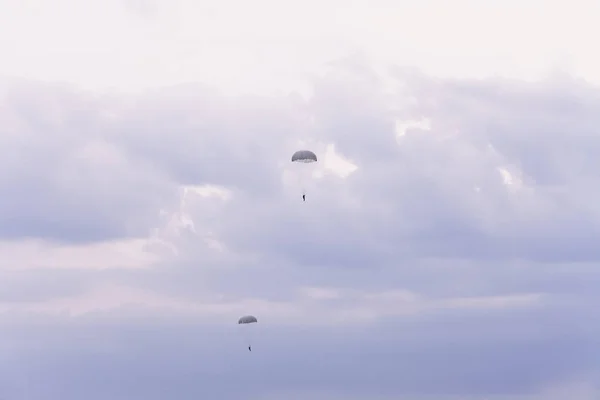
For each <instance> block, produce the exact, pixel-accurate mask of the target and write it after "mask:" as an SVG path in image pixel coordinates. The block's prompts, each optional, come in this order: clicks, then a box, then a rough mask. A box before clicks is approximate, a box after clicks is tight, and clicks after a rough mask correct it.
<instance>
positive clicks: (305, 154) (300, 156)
mask: <svg viewBox="0 0 600 400" xmlns="http://www.w3.org/2000/svg"><path fill="white" fill-rule="evenodd" d="M292 162H301V163H313V162H317V155H316V154H315V153H313V152H312V151H310V150H298V151H297V152H295V153H294V154H292Z"/></svg>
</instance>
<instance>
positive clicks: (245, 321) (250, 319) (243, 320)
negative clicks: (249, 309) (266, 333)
mask: <svg viewBox="0 0 600 400" xmlns="http://www.w3.org/2000/svg"><path fill="white" fill-rule="evenodd" d="M255 322H258V320H257V319H256V317H255V316H252V315H246V316H243V317H242V318H240V319H239V321H238V324H252V323H255Z"/></svg>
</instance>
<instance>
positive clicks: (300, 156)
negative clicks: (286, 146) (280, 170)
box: [292, 150, 317, 201]
mask: <svg viewBox="0 0 600 400" xmlns="http://www.w3.org/2000/svg"><path fill="white" fill-rule="evenodd" d="M292 162H293V163H302V164H311V163H315V162H317V155H316V154H315V153H313V152H312V151H310V150H298V151H297V152H295V153H294V154H292ZM302 184H303V185H304V182H302ZM302 201H306V190H305V189H304V187H303V188H302Z"/></svg>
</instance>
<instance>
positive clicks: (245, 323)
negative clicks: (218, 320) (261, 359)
mask: <svg viewBox="0 0 600 400" xmlns="http://www.w3.org/2000/svg"><path fill="white" fill-rule="evenodd" d="M257 322H258V319H256V317H255V316H253V315H245V316H243V317H241V318H240V319H239V320H238V325H239V326H240V327H242V328H244V329H243V330H244V337H245V340H246V343H247V346H248V351H252V337H251V330H252V326H253V325H254V324H256V323H257Z"/></svg>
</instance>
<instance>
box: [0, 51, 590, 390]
mask: <svg viewBox="0 0 600 400" xmlns="http://www.w3.org/2000/svg"><path fill="white" fill-rule="evenodd" d="M3 86H4V89H3V93H2V94H3V96H2V100H1V101H2V107H0V120H1V121H2V124H1V125H2V127H3V128H2V133H1V135H0V138H1V139H2V140H3V142H2V147H1V150H0V151H2V157H0V162H1V163H2V171H3V173H2V175H0V176H1V180H0V189H1V190H2V193H3V196H2V199H1V200H0V218H1V220H0V221H1V223H0V235H1V237H2V240H3V242H2V245H1V246H0V251H1V252H2V255H3V257H2V259H3V261H2V263H3V268H2V275H3V276H2V285H1V286H0V302H1V304H0V307H1V308H2V311H3V314H2V324H3V326H4V327H5V328H4V329H3V332H4V334H3V336H2V340H1V342H0V346H1V347H0V351H1V354H2V356H3V359H5V360H8V362H7V363H6V364H5V367H4V369H3V371H4V372H6V373H5V374H3V375H4V376H5V377H6V378H5V379H4V380H3V382H2V387H0V389H2V390H3V391H4V392H5V393H6V395H7V396H13V397H14V398H21V397H22V398H25V397H26V396H27V395H29V396H30V397H29V398H39V399H53V398H61V399H78V398H83V397H85V398H89V399H92V400H94V399H98V400H100V399H106V398H111V399H121V398H123V399H137V398H140V399H142V398H143V399H153V398H156V399H159V398H165V397H169V396H170V397H177V398H180V399H187V398H189V399H192V398H223V399H234V398H239V397H240V396H244V397H246V398H250V399H257V400H258V399H265V400H266V399H272V398H276V397H278V396H279V397H286V398H306V397H310V398H322V399H338V398H345V399H347V398H349V396H351V395H353V396H355V397H354V398H355V399H376V398H377V396H380V398H381V399H392V398H393V399H398V398H403V397H402V396H407V397H406V398H411V399H414V398H422V399H435V400H438V399H439V400H446V399H454V398H455V397H452V396H456V398H461V399H465V398H473V399H481V398H490V399H496V398H497V399H502V400H505V399H506V400H508V399H511V400H512V399H518V400H521V399H523V400H524V399H530V398H532V399H536V400H537V399H540V400H541V399H548V398H551V399H552V398H555V397H551V396H557V397H556V398H564V397H559V396H561V395H563V396H564V393H565V391H567V392H568V393H570V394H569V398H572V399H573V400H587V399H592V398H594V399H595V398H597V396H598V387H597V386H594V385H595V383H594V382H598V373H597V371H598V369H599V367H600V365H599V364H598V361H597V360H598V359H600V358H599V357H598V351H597V349H598V340H597V339H596V338H597V337H598V333H600V332H599V329H598V328H599V325H598V317H597V316H596V314H597V313H594V310H593V304H594V303H595V301H597V300H599V299H598V295H597V293H598V289H600V274H599V273H598V270H597V267H596V263H597V261H598V258H599V257H600V253H599V252H598V248H597V247H596V246H595V244H596V243H595V240H594V239H595V238H596V237H598V233H597V232H598V227H600V224H599V222H600V213H599V211H600V206H599V205H598V202H596V201H595V200H596V197H597V196H596V194H597V191H598V189H597V187H600V185H598V183H600V182H599V175H598V173H597V170H598V162H597V161H596V158H595V157H594V155H595V154H596V150H597V149H598V148H599V146H600V136H599V135H598V133H597V126H599V125H600V124H599V123H600V113H598V112H597V111H598V110H599V109H600V91H599V90H598V89H597V88H595V87H592V86H589V85H587V84H586V83H585V82H582V81H577V80H573V79H570V78H567V77H555V78H552V79H549V80H546V81H541V82H536V83H524V82H520V81H508V80H500V79H488V80H482V81H475V80H442V79H434V78H431V77H429V76H427V75H424V74H422V73H420V72H419V71H414V70H407V69H403V68H392V69H390V70H389V73H388V74H386V75H385V76H382V75H381V74H380V73H376V72H375V71H374V70H372V69H371V68H370V66H369V63H368V62H367V61H365V60H364V59H361V58H353V59H347V60H343V61H342V62H339V63H336V64H335V65H332V66H331V68H330V69H329V70H328V71H327V72H326V73H324V74H322V75H320V76H318V77H315V78H314V79H313V81H312V82H311V88H312V90H311V92H312V93H311V95H310V96H309V97H305V96H302V95H300V94H292V95H288V96H279V97H259V96H246V97H232V96H225V95H223V94H220V93H219V92H217V91H215V90H213V89H212V88H210V87H207V86H199V85H181V86H176V87H169V88H163V89H160V90H156V91H153V92H148V93H144V94H143V95H136V96H125V95H94V96H92V95H90V94H88V93H85V92H80V91H78V90H77V89H75V88H72V87H66V86H62V85H48V84H41V83H38V82H25V81H14V80H13V81H10V82H7V83H6V84H5V85H3ZM299 148H310V149H313V150H314V151H315V152H316V153H317V154H318V155H319V158H320V162H319V163H318V166H317V167H316V169H315V170H314V174H313V176H312V178H311V179H309V180H306V181H304V183H305V188H306V189H307V201H306V202H305V203H304V202H302V200H301V198H300V196H301V194H302V189H303V187H302V185H300V184H299V183H298V181H297V177H298V176H297V174H298V170H297V169H293V168H292V167H293V166H292V165H290V162H289V158H290V156H291V154H292V152H293V151H294V150H296V149H299ZM246 313H252V314H254V315H256V316H257V317H258V318H259V321H260V322H259V324H258V325H259V329H258V332H257V335H256V338H255V340H256V345H255V348H256V350H255V351H254V352H252V353H251V354H248V352H247V351H245V347H244V345H245V344H244V338H243V335H240V332H237V330H236V329H235V328H238V327H237V326H235V321H236V320H237V318H238V317H239V316H240V315H242V314H246ZM528 395H532V396H538V397H526V396H528ZM19 396H21V397H19ZM293 396H297V397H293ZM319 396H320V397H319ZM419 396H420V397H419ZM469 396H470V397H469ZM494 396H497V397H494ZM350 398H351V397H350Z"/></svg>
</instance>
